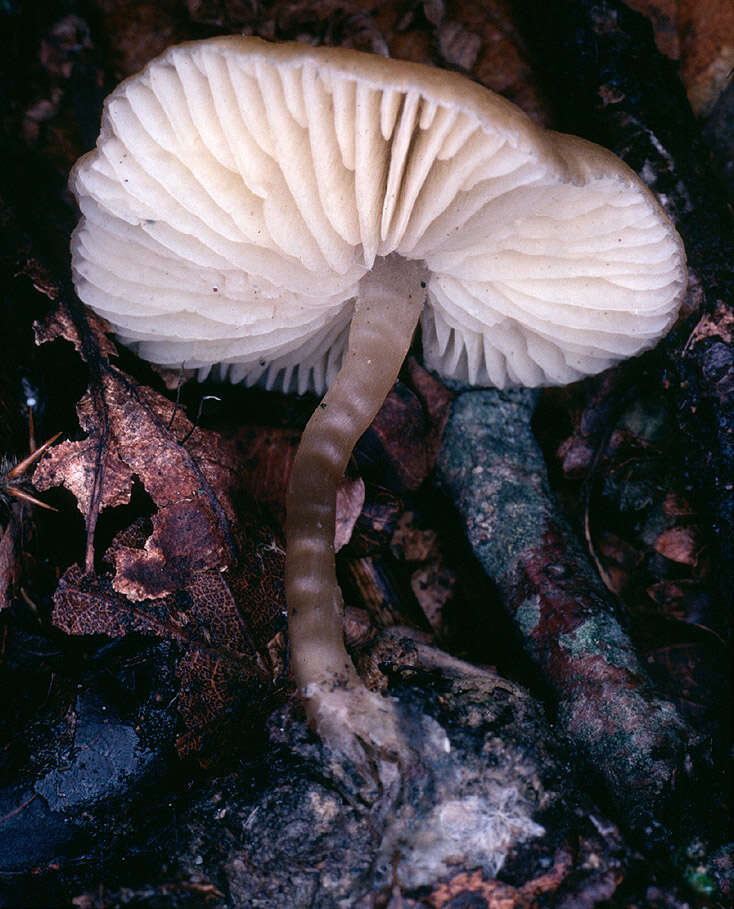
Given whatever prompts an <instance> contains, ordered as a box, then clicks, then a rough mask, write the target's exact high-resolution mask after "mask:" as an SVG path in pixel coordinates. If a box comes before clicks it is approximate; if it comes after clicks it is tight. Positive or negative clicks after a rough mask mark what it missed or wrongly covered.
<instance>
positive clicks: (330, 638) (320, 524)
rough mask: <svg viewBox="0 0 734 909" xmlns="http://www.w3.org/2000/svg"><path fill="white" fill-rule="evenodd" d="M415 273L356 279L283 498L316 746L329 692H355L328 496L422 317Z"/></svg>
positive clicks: (393, 268) (418, 269)
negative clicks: (344, 333)
mask: <svg viewBox="0 0 734 909" xmlns="http://www.w3.org/2000/svg"><path fill="white" fill-rule="evenodd" d="M424 271H425V269H424V266H422V264H419V263H414V262H409V261H406V260H404V259H400V258H398V257H390V258H389V259H381V260H378V261H377V262H376V263H375V267H374V268H373V269H372V270H371V271H370V272H369V273H368V274H367V275H365V277H364V278H362V280H361V282H360V285H359V297H358V299H357V302H356V305H355V312H354V317H353V318H352V323H351V326H350V332H349V343H348V347H347V351H346V354H345V357H344V362H343V364H342V367H341V369H340V371H339V373H338V375H337V376H336V378H335V380H334V381H333V382H332V384H331V387H330V388H329V390H328V391H327V393H326V394H325V396H324V398H323V399H322V401H321V403H320V404H319V406H318V407H317V408H316V411H315V413H314V414H313V416H312V417H311V419H310V420H309V422H308V425H307V426H306V428H305V430H304V432H303V436H302V438H301V443H300V445H299V448H298V452H297V454H296V458H295V462H294V464H293V470H292V473H291V479H290V485H289V489H288V498H287V521H286V539H287V555H286V571H285V583H286V599H287V601H288V632H289V636H290V648H291V659H292V665H293V670H294V672H295V676H296V680H297V682H298V686H299V689H300V691H301V693H302V695H303V696H304V698H305V700H306V710H307V713H308V716H309V720H310V721H311V723H312V725H313V726H315V727H316V731H317V732H319V733H320V734H321V735H322V737H325V736H324V731H325V730H324V729H322V728H321V727H322V723H321V722H320V712H321V707H322V706H323V701H324V699H326V698H328V695H329V693H330V692H332V691H334V690H336V689H341V690H344V689H345V688H346V689H355V688H356V689H361V688H362V687H363V686H362V682H361V680H360V678H359V676H358V674H357V671H356V670H355V668H354V665H353V664H352V661H351V659H350V657H349V655H348V653H347V651H346V648H345V646H344V637H343V602H342V596H341V591H340V589H339V585H338V583H337V579H336V566H335V559H334V526H335V514H336V488H337V484H338V483H339V481H340V479H341V477H342V475H343V473H344V470H345V468H346V465H347V463H348V461H349V457H350V455H351V453H352V449H353V448H354V445H355V444H356V442H357V440H358V439H359V437H360V436H361V435H362V433H363V432H364V431H365V430H366V429H367V427H368V426H369V425H370V423H371V422H372V420H373V418H374V416H375V414H376V413H377V411H378V410H379V408H380V406H381V405H382V402H383V401H384V399H385V397H386V396H387V393H388V392H389V391H390V389H391V388H392V386H393V383H394V382H395V379H396V378H397V375H398V372H399V370H400V367H401V365H402V362H403V360H404V358H405V355H406V353H407V351H408V348H409V346H410V342H411V339H412V337H413V332H414V331H415V327H416V325H417V323H418V318H419V316H420V312H421V309H422V304H423V299H424V291H423V290H422V287H421V284H422V281H421V278H422V277H423V276H424Z"/></svg>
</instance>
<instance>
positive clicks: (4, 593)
mask: <svg viewBox="0 0 734 909" xmlns="http://www.w3.org/2000/svg"><path fill="white" fill-rule="evenodd" d="M17 575H18V547H17V536H16V532H15V524H14V522H13V521H9V522H8V524H7V526H6V527H5V529H4V530H1V529H0V612H2V610H3V609H6V608H7V607H8V606H10V591H11V589H12V587H13V585H14V584H15V582H16V580H17Z"/></svg>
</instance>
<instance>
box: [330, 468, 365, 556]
mask: <svg viewBox="0 0 734 909" xmlns="http://www.w3.org/2000/svg"><path fill="white" fill-rule="evenodd" d="M364 496H365V491H364V480H363V479H362V477H342V479H341V481H340V483H339V485H338V486H337V489H336V529H335V532H334V551H335V552H339V550H340V549H342V547H344V546H346V545H347V543H348V542H349V541H350V539H351V538H352V531H353V530H354V525H355V524H356V523H357V518H358V517H359V516H360V514H361V513H362V507H363V506H364Z"/></svg>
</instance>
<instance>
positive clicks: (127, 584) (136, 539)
mask: <svg viewBox="0 0 734 909" xmlns="http://www.w3.org/2000/svg"><path fill="white" fill-rule="evenodd" d="M77 323H79V326H80V327H77ZM105 328H106V326H105V325H104V323H103V322H102V321H101V320H99V319H97V318H96V317H94V316H86V315H83V316H81V317H80V319H77V321H75V319H74V317H73V316H72V314H71V313H70V311H69V310H68V309H66V308H65V307H61V308H60V309H59V311H58V313H57V315H56V316H55V317H53V318H52V320H51V321H50V322H49V323H47V324H46V325H45V326H43V327H42V328H40V329H39V331H38V337H39V340H40V341H45V340H52V339H54V338H57V337H61V338H65V339H67V340H70V341H71V342H72V343H73V344H74V345H75V347H76V349H77V350H78V351H79V353H80V354H81V356H82V357H83V358H84V359H85V360H86V361H87V362H88V363H89V364H90V385H89V389H88V391H87V393H86V394H85V395H84V397H83V398H82V400H81V401H80V402H79V405H78V407H77V413H78V415H79V422H80V425H81V427H82V429H83V430H85V431H86V433H87V437H86V438H85V439H83V440H81V441H69V442H64V443H62V444H60V445H57V446H56V447H54V448H52V449H51V450H50V451H49V452H48V453H47V455H46V456H45V458H44V459H43V460H42V461H41V463H40V465H39V467H38V468H37V470H36V473H35V476H34V482H35V484H36V486H38V487H39V488H40V489H46V488H49V487H50V486H58V485H64V486H66V488H67V489H69V490H70V491H71V492H72V493H73V494H74V495H75V496H76V498H77V503H78V506H79V509H80V510H81V512H82V514H83V515H84V517H85V520H86V522H87V528H88V533H89V537H90V541H91V543H93V539H94V534H93V530H94V526H95V524H96V516H97V514H98V513H99V512H100V511H102V510H103V509H106V508H112V507H115V506H117V505H122V504H126V503H127V502H129V501H130V497H131V493H132V490H133V485H134V484H135V483H139V484H140V485H141V486H142V488H143V490H144V491H145V492H146V493H147V494H148V496H149V497H150V499H151V500H152V503H153V505H154V506H155V508H154V511H153V513H152V514H151V515H149V516H147V517H146V516H143V517H140V518H138V519H137V520H135V521H134V522H133V523H132V524H131V525H130V526H128V527H127V528H125V529H123V530H122V531H120V532H119V533H118V534H117V535H116V536H115V538H114V539H113V541H112V543H111V545H110V546H109V547H108V548H107V550H106V552H104V553H96V556H97V559H96V560H95V558H93V556H94V555H95V554H94V552H92V558H90V554H89V551H88V553H87V556H88V557H87V564H86V566H85V567H84V568H82V567H80V566H78V565H73V566H71V568H69V569H68V570H67V571H66V572H65V574H64V575H63V577H62V578H61V580H60V582H59V585H58V588H57V590H56V593H55V595H54V609H53V615H52V619H53V622H54V624H55V625H56V626H57V627H59V628H60V629H62V630H63V631H65V632H66V633H68V634H83V635H90V634H101V635H108V636H110V637H120V636H122V635H125V634H129V633H131V632H136V633H138V634H144V635H153V636H156V637H161V638H167V639H171V640H173V641H176V642H177V645H178V646H179V648H180V652H181V658H180V661H179V665H178V670H177V672H178V676H179V679H180V682H181V689H180V694H179V699H178V701H177V705H178V709H179V712H180V715H181V717H182V719H183V721H184V723H185V726H186V730H187V731H186V732H185V733H184V734H183V735H182V736H181V737H180V739H179V742H178V749H179V752H180V753H181V754H185V753H188V752H189V751H191V750H192V749H194V748H197V747H199V745H200V744H201V743H202V741H203V737H204V734H205V732H206V731H213V730H215V729H216V728H218V724H219V723H220V721H221V720H222V718H223V716H224V715H225V714H226V711H227V710H228V709H230V708H231V707H232V705H233V704H234V703H235V700H236V699H240V700H242V699H244V700H245V701H246V702H249V704H250V706H253V707H255V706H257V704H258V702H259V701H261V700H262V696H263V691H264V690H266V689H267V688H268V686H269V685H270V684H271V682H272V671H271V666H270V656H269V644H270V641H271V639H272V638H273V637H274V636H275V635H276V634H277V632H278V630H279V628H280V627H281V625H282V624H283V616H284V614H285V604H284V596H283V590H282V576H283V558H284V551H283V548H282V546H281V545H280V544H279V542H278V540H277V538H276V537H275V535H274V532H273V531H272V530H271V529H270V528H269V527H268V526H267V525H265V524H264V523H263V522H262V521H261V520H258V519H256V518H255V517H253V515H252V514H251V512H250V511H248V509H247V508H246V507H244V506H242V505H241V504H240V503H238V507H237V508H235V505H234V504H233V496H235V495H237V494H238V481H239V474H240V470H239V468H240V464H241V461H240V458H239V457H238V455H237V450H236V448H235V447H234V445H232V444H230V443H227V442H225V441H224V440H223V439H222V438H221V437H220V436H219V435H218V434H216V433H213V432H207V431H204V430H202V429H200V428H198V427H194V426H193V425H192V423H191V422H190V421H189V420H188V418H187V417H186V416H185V414H184V413H183V412H182V411H181V410H179V409H178V407H177V406H176V405H175V404H173V403H172V402H171V401H169V400H168V399H167V398H165V397H164V396H163V395H160V394H158V393H157V392H155V391H153V390H152V389H150V388H148V387H146V386H144V385H140V384H139V383H137V382H136V381H134V380H133V379H132V378H131V377H130V376H128V375H127V374H125V373H124V372H123V371H122V370H120V369H118V368H117V367H116V366H114V365H113V364H112V363H110V360H109V357H110V356H111V355H113V354H114V353H115V348H114V346H113V345H112V344H111V342H110V341H109V340H108V339H107V337H106V335H105ZM90 530H91V533H90ZM100 556H101V557H102V560H103V562H104V563H105V564H107V565H109V566H111V567H112V569H113V570H112V571H110V572H109V573H106V572H105V573H102V574H100V573H96V572H95V571H94V570H93V566H94V564H95V562H96V561H99V557H100ZM240 607H241V608H242V611H241V608H240ZM245 614H247V615H248V618H249V617H250V615H251V617H252V622H251V623H250V622H249V621H248V619H246V618H245V617H244V616H245Z"/></svg>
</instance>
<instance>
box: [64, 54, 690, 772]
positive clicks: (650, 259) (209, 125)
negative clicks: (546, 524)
mask: <svg viewBox="0 0 734 909" xmlns="http://www.w3.org/2000/svg"><path fill="white" fill-rule="evenodd" d="M71 187H72V189H73V191H74V193H75V194H76V197H77V200H78V203H79V207H80V209H81V211H82V215H83V217H82V218H81V220H80V223H79V225H78V227H77V228H76V230H75V232H74V235H73V239H72V267H73V274H74V281H75V284H76V289H77V292H78V295H79V297H80V298H81V300H82V301H84V303H86V304H87V305H88V306H90V307H91V308H92V309H94V310H95V311H97V312H98V313H100V314H101V315H102V316H104V317H105V318H106V319H107V320H108V321H109V322H110V324H111V325H112V327H113V329H114V331H115V332H116V333H117V335H118V337H119V338H120V339H121V340H122V341H123V342H124V343H126V344H129V345H130V346H131V347H132V348H133V349H135V350H136V351H137V352H138V353H139V354H140V356H142V357H144V358H146V359H148V360H150V361H152V362H154V363H157V364H162V365H166V366H175V367H181V366H183V367H188V368H195V369H197V370H198V371H199V375H200V377H206V376H207V375H211V376H213V377H215V378H219V379H228V380H230V381H232V382H246V383H247V384H254V383H259V384H261V385H264V386H265V387H266V388H269V389H278V390H281V391H283V392H291V391H296V392H299V393H304V392H307V391H312V392H317V393H318V394H323V393H324V392H325V394H324V397H323V399H322V401H321V403H320V404H319V406H318V407H317V408H316V411H315V413H314V415H313V417H312V418H311V420H310V422H309V423H308V425H307V427H306V429H305V431H304V433H303V438H302V441H301V444H300V447H299V449H298V453H297V456H296V459H295V463H294V466H293V471H292V475H291V480H290V487H289V491H288V500H287V512H288V517H287V564H286V594H287V599H288V605H289V633H290V646H291V653H292V663H293V669H294V672H295V675H296V679H297V682H298V686H299V689H300V691H301V693H302V695H303V697H304V699H305V702H306V707H307V713H308V716H309V718H310V721H311V723H312V725H313V726H314V727H315V728H316V729H317V731H318V732H319V734H320V735H321V736H322V738H323V739H324V740H325V741H326V742H327V743H328V744H330V745H332V746H333V747H335V748H339V749H340V750H341V751H343V752H346V753H347V754H349V755H351V756H353V757H357V758H359V757H360V756H361V757H364V756H365V753H366V752H367V753H369V752H370V751H371V752H372V753H375V752H377V753H378V754H381V755H383V756H384V755H387V756H388V757H392V758H394V757H395V755H396V754H398V755H399V753H400V746H399V745H397V744H396V743H397V742H398V740H399V738H400V732H399V728H398V722H397V719H396V716H395V712H394V710H393V709H392V707H391V702H390V701H389V700H388V699H387V698H383V697H381V696H380V695H377V694H373V693H371V692H369V691H368V690H367V689H366V688H365V687H364V685H363V683H362V682H361V680H360V679H359V676H358V674H357V672H356V670H355V668H354V666H353V664H352V662H351V659H350V657H349V655H348V654H347V651H346V649H345V646H344V642H343V630H342V611H343V605H342V597H341V593H340V590H339V586H338V584H337V580H336V573H335V561H334V546H333V541H334V521H335V495H336V486H337V483H338V481H339V479H340V477H341V476H342V474H343V471H344V468H345V466H346V464H347V461H348V459H349V457H350V454H351V452H352V449H353V446H354V445H355V443H356V442H357V440H358V439H359V437H360V435H361V434H362V433H363V432H364V430H365V429H366V428H367V427H368V426H369V424H370V422H371V421H372V419H373V417H374V415H375V413H376V412H377V410H378V408H379V407H380V405H381V404H382V401H383V399H384V398H385V396H386V395H387V393H388V391H389V390H390V388H391V386H392V384H393V382H394V381H395V378H396V376H397V374H398V371H399V369H400V366H401V363H402V361H403V358H404V356H405V354H406V352H407V350H408V348H409V346H410V344H411V339H412V337H413V333H414V330H415V328H416V326H417V324H418V322H419V321H420V323H421V327H422V336H423V355H424V359H425V362H426V364H427V365H428V366H429V367H430V368H431V369H433V370H435V371H436V372H438V373H439V374H440V375H441V376H443V377H447V378H450V379H454V380H459V381H461V382H466V383H471V384H473V385H492V386H497V387H500V388H502V387H506V386H511V385H526V386H538V385H547V384H565V383H568V382H573V381H574V380H576V379H580V378H582V377H583V376H587V375H591V374H594V373H597V372H599V371H601V370H603V369H605V368H607V367H608V366H610V365H611V364H613V363H615V362H616V361H618V360H620V359H622V358H625V357H631V356H634V355H635V354H638V353H640V352H641V351H643V350H645V349H647V348H649V347H651V346H653V345H654V344H655V343H656V341H657V340H658V339H659V338H660V337H662V336H663V335H664V334H665V333H666V331H667V330H668V329H669V328H670V326H671V324H672V322H673V321H674V320H675V317H676V314H677V311H678V307H679V304H680V301H681V297H682V294H683V290H684V287H685V274H686V270H685V257H684V252H683V248H682V244H681V241H680V239H679V237H678V235H677V234H676V232H675V230H674V229H673V227H672V226H671V224H670V223H669V221H668V220H667V218H666V216H665V214H664V213H663V211H662V209H661V207H660V206H659V205H658V203H657V202H656V200H655V198H654V197H653V195H652V194H651V193H650V192H649V191H648V189H647V188H646V187H645V186H644V185H643V184H642V183H641V182H640V180H639V179H638V178H637V176H636V175H635V174H634V173H633V172H632V171H631V170H630V169H629V168H628V167H626V166H625V165H624V164H623V163H622V162H621V161H620V160H619V159H618V158H616V157H615V156H614V155H613V154H611V153H610V152H608V151H606V150H605V149H603V148H600V147H598V146H596V145H592V144H590V143H588V142H585V141H583V140H581V139H578V138H575V137H571V136H566V135H561V134H559V133H553V132H548V131H545V130H543V129H541V128H539V127H538V126H536V125H535V124H533V123H532V121H531V120H529V119H528V117H527V116H526V115H525V114H523V113H522V111H520V110H519V109H518V108H516V107H515V106H514V105H512V104H511V103H509V102H508V101H506V100H505V99H503V98H501V97H499V96H497V95H495V94H493V93H492V92H490V91H488V90H486V89H485V88H483V87H481V86H479V85H477V84H475V83H473V82H471V81H469V80H468V79H466V78H464V77H462V76H459V75H457V74H455V73H450V72H442V71H438V70H434V69H432V68H430V67H426V66H421V65H417V64H412V63H406V62H400V61H395V60H389V59H384V58H382V57H378V56H374V55H370V54H364V53H360V52H357V51H352V50H344V49H337V48H313V47H310V46H306V45H300V44H270V43H266V42H264V41H261V40H259V39H256V38H242V37H223V38H214V39H210V40H206V41H198V42H192V43H188V44H183V45H180V46H176V47H172V48H169V49H168V50H167V51H166V52H165V53H164V54H163V55H162V56H160V57H158V58H157V59H156V60H154V61H152V62H151V63H149V64H148V65H147V66H146V68H145V69H144V70H143V71H142V72H141V73H140V74H138V75H136V76H133V77H131V78H129V79H127V80H126V81H124V82H123V83H122V84H121V85H120V86H118V87H117V89H115V91H113V93H112V94H111V95H110V97H109V98H108V99H107V102H106V104H105V110H104V116H103V120H102V127H101V133H100V137H99V139H98V142H97V147H96V149H95V150H93V151H91V152H90V153H89V154H87V155H85V156H84V157H83V158H81V160H80V161H79V162H78V163H77V164H76V166H75V168H74V170H73V172H72V175H71Z"/></svg>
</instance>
